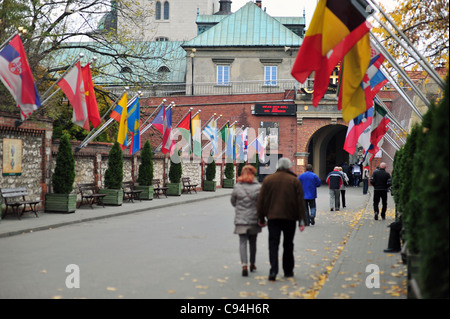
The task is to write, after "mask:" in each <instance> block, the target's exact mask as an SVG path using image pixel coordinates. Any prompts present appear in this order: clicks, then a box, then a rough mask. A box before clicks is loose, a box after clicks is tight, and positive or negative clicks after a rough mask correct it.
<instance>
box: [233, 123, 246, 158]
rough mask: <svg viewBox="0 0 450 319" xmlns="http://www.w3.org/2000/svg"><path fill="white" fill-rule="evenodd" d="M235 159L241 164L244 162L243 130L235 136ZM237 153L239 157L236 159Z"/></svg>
mask: <svg viewBox="0 0 450 319" xmlns="http://www.w3.org/2000/svg"><path fill="white" fill-rule="evenodd" d="M235 143H236V157H235V159H236V160H237V161H239V162H240V163H242V162H243V161H244V130H240V131H239V133H237V134H236V142H235ZM238 152H239V157H238Z"/></svg>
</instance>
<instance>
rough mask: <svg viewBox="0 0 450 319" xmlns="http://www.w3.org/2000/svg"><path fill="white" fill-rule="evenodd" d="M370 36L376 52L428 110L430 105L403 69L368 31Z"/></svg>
mask: <svg viewBox="0 0 450 319" xmlns="http://www.w3.org/2000/svg"><path fill="white" fill-rule="evenodd" d="M370 35H371V36H372V40H371V43H372V45H373V46H375V47H376V48H377V49H378V50H380V51H381V52H382V53H383V55H384V57H385V58H386V59H387V60H388V61H389V63H391V64H392V66H393V67H394V68H395V69H396V70H397V72H398V73H400V75H401V76H402V77H403V78H404V80H405V81H406V82H407V83H408V84H409V85H410V86H411V88H412V89H413V91H414V92H415V93H416V94H417V95H418V96H419V97H420V99H421V100H422V101H423V102H424V103H425V105H426V106H427V107H428V108H429V107H430V105H431V103H430V101H428V99H427V98H426V97H425V95H423V93H422V92H421V91H420V90H419V88H418V87H417V86H416V85H415V84H414V82H413V81H412V80H411V79H410V78H409V76H408V75H407V74H406V72H405V70H403V68H402V67H400V66H399V65H398V63H397V62H396V61H395V60H394V58H393V57H392V56H391V54H390V53H389V52H388V51H387V50H386V48H385V47H384V46H383V45H382V44H381V43H380V41H379V40H378V39H377V38H376V37H375V35H374V34H373V33H372V31H370ZM385 76H386V74H385ZM399 93H400V92H399ZM415 111H416V110H415ZM417 112H418V114H419V113H420V111H419V110H417ZM417 112H416V113H417ZM420 116H422V114H421V113H420Z"/></svg>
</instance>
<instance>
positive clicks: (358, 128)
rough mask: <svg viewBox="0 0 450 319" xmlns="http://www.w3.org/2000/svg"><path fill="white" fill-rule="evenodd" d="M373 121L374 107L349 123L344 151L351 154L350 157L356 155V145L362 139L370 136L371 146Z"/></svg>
mask: <svg viewBox="0 0 450 319" xmlns="http://www.w3.org/2000/svg"><path fill="white" fill-rule="evenodd" d="M372 120H373V107H371V108H370V109H368V110H367V111H365V112H364V113H362V114H360V115H358V116H357V117H355V118H354V119H353V120H351V121H350V122H349V123H348V128H347V135H346V136H345V142H344V150H345V151H346V152H347V153H349V154H350V155H353V154H355V151H356V144H357V143H358V141H360V139H361V137H363V138H364V137H367V136H368V139H369V144H370V132H371V130H370V127H371V124H372ZM365 141H366V140H365ZM363 143H364V142H363ZM360 144H362V143H360ZM364 145H366V143H364ZM363 147H364V146H363Z"/></svg>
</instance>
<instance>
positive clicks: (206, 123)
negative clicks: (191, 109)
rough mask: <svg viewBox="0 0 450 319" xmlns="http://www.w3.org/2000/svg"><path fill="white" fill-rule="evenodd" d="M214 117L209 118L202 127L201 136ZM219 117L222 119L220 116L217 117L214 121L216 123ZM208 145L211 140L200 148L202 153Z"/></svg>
mask: <svg viewBox="0 0 450 319" xmlns="http://www.w3.org/2000/svg"><path fill="white" fill-rule="evenodd" d="M214 116H216V113H214V114H213V116H211V118H210V119H209V120H208V121H207V122H206V124H205V125H203V127H202V132H201V133H202V134H203V129H204V128H205V127H206V126H207V125H208V124H209V122H211V120H212V119H213V118H214ZM221 117H222V114H220V115H219V117H218V118H217V119H216V121H217V120H218V119H220V118H221ZM209 144H211V140H210V141H209V142H208V143H206V145H205V146H203V147H202V152H203V150H204V149H205V148H206V147H207V146H208V145H209Z"/></svg>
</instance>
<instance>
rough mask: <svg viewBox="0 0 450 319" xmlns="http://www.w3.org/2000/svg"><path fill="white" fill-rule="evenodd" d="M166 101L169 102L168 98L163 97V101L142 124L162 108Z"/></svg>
mask: <svg viewBox="0 0 450 319" xmlns="http://www.w3.org/2000/svg"><path fill="white" fill-rule="evenodd" d="M166 102H167V100H166V99H163V100H162V102H161V103H160V104H159V105H158V106H157V107H156V109H155V110H154V111H153V112H152V114H150V115H149V116H148V117H147V119H146V120H145V121H144V122H143V123H142V124H141V126H144V125H145V123H147V122H148V120H149V119H150V118H151V117H152V116H153V114H155V113H156V112H157V111H158V110H159V109H160V108H161V106H162V105H164V104H165V103H166ZM141 135H142V133H141Z"/></svg>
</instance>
